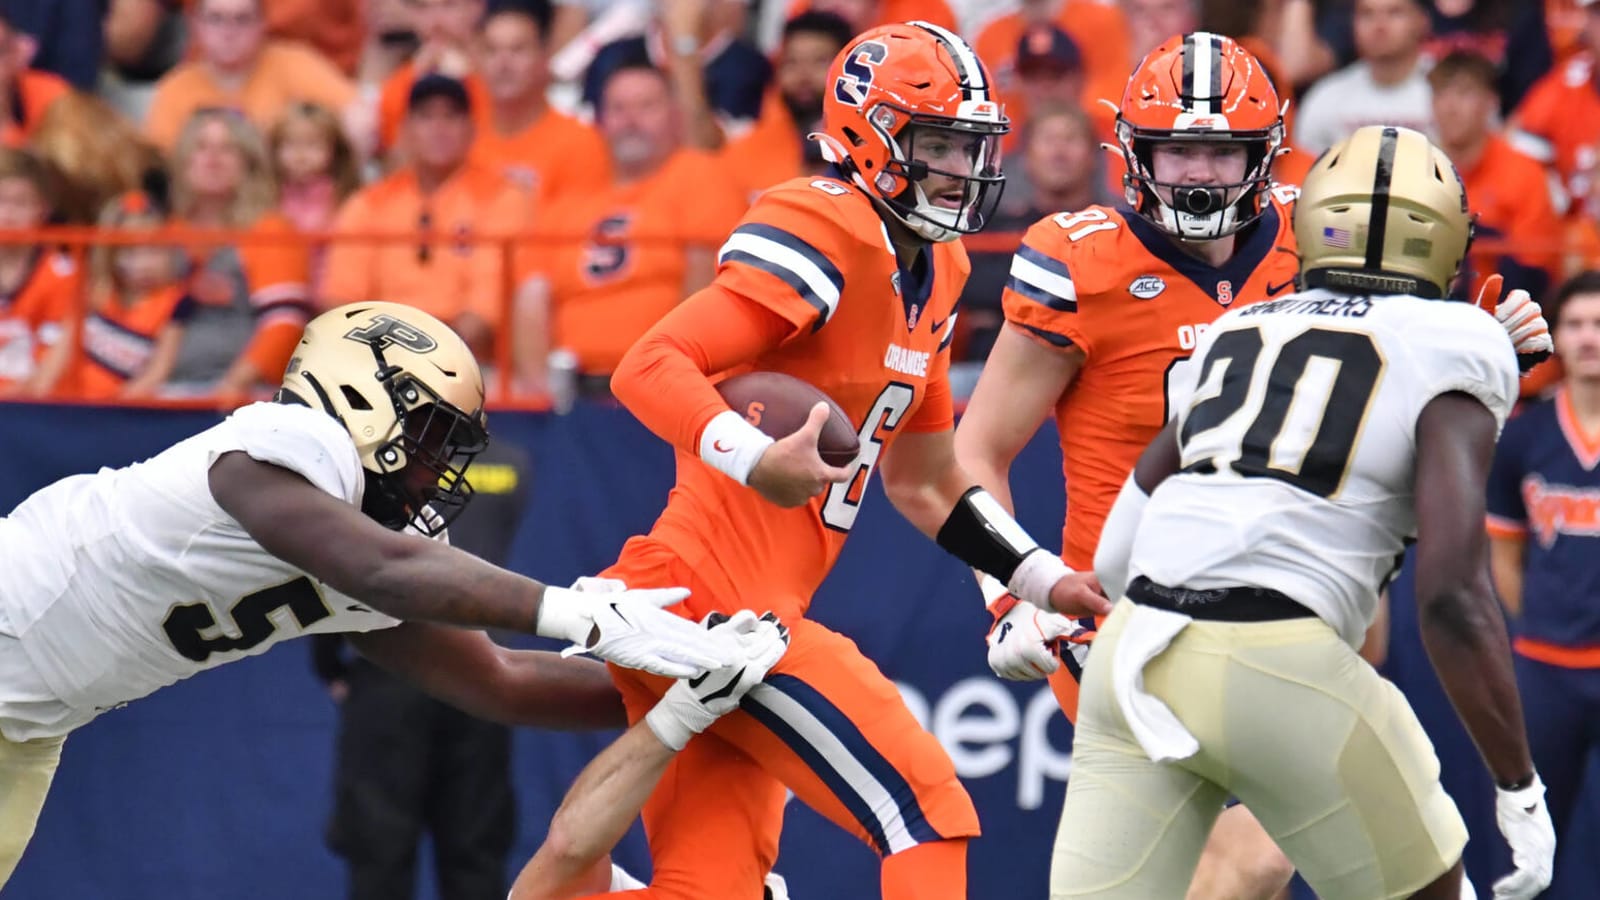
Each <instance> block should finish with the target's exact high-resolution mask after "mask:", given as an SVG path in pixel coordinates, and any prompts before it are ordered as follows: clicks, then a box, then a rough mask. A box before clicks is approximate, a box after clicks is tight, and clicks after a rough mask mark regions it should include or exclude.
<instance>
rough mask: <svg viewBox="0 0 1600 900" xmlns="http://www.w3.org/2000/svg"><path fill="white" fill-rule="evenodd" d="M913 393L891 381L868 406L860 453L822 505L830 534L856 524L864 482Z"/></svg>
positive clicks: (909, 405) (823, 518)
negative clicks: (868, 410)
mask: <svg viewBox="0 0 1600 900" xmlns="http://www.w3.org/2000/svg"><path fill="white" fill-rule="evenodd" d="M916 396H917V392H916V390H915V389H914V388H912V387H911V385H909V384H903V383H901V382H898V381H891V382H889V385H888V386H887V387H885V388H884V389H883V391H882V392H880V393H879V394H878V399H877V400H874V401H873V402H872V410H871V412H868V413H867V418H866V420H865V421H863V422H862V424H861V431H860V433H858V434H857V435H856V437H857V438H858V439H859V440H860V441H861V453H860V455H858V456H857V457H856V461H855V471H854V472H853V473H852V474H851V476H850V480H849V481H844V482H840V483H838V484H835V485H831V486H830V487H829V488H828V497H827V499H826V500H824V501H823V503H822V524H824V525H826V526H828V527H829V528H832V529H833V530H834V531H849V530H850V528H851V526H853V525H855V524H856V512H857V511H859V510H860V509H861V498H862V496H863V495H865V494H866V491H867V480H868V479H869V478H871V477H872V470H873V469H875V468H877V465H878V457H879V456H880V455H882V453H883V444H884V441H886V440H887V439H888V437H889V434H890V433H891V432H893V431H894V430H895V429H896V428H898V427H899V426H900V420H901V419H903V418H905V414H906V410H908V409H910V408H911V401H912V400H914V399H916Z"/></svg>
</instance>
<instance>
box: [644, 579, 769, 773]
mask: <svg viewBox="0 0 1600 900" xmlns="http://www.w3.org/2000/svg"><path fill="white" fill-rule="evenodd" d="M704 624H705V626H706V627H707V629H708V633H709V634H713V635H717V636H719V637H724V638H726V639H728V640H730V641H732V642H733V643H734V644H736V645H737V646H738V647H739V650H740V654H739V659H738V660H736V661H734V662H732V663H730V664H729V665H726V666H723V667H721V668H718V669H712V670H711V671H709V672H707V673H705V674H704V675H701V676H700V677H698V678H691V679H687V680H680V681H679V682H678V683H677V684H674V685H673V686H672V687H671V688H669V689H668V690H667V693H666V695H665V696H663V697H662V698H661V700H660V701H659V702H657V703H656V705H655V706H654V707H652V708H651V710H650V712H648V713H646V714H645V717H644V721H645V724H646V725H649V726H650V730H651V731H653V732H655V735H656V737H657V738H659V739H660V740H661V743H663V744H665V745H667V746H668V747H671V748H672V749H674V750H682V749H683V748H684V746H685V745H687V744H688V743H689V739H690V738H692V737H694V736H695V735H697V734H699V733H700V732H702V731H705V730H706V729H707V728H710V727H711V723H712V722H715V721H716V720H717V719H719V718H721V717H722V716H724V715H727V714H728V713H730V712H733V711H734V710H735V709H738V708H739V701H740V700H742V699H744V695H745V694H746V693H747V692H748V691H749V690H750V689H751V688H753V687H755V686H756V685H758V684H760V683H761V680H762V679H763V678H766V677H767V672H768V671H770V670H771V669H772V667H773V666H775V665H777V664H778V660H779V659H782V658H783V654H784V651H785V650H788V649H789V629H788V628H787V627H786V626H785V625H784V624H783V623H782V622H780V621H778V617H777V616H775V615H773V614H772V613H770V612H769V613H766V614H765V615H762V616H759V617H758V616H757V615H756V614H755V613H753V612H751V611H750V610H747V609H742V610H740V611H738V612H737V613H734V614H733V616H732V617H731V618H730V617H728V616H724V615H721V614H720V613H712V614H711V615H709V616H707V617H706V620H705V623H704Z"/></svg>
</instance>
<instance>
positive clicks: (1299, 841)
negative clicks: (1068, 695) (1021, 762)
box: [1050, 600, 1467, 900]
mask: <svg viewBox="0 0 1600 900" xmlns="http://www.w3.org/2000/svg"><path fill="white" fill-rule="evenodd" d="M1131 609H1132V604H1131V602H1130V601H1126V600H1125V601H1123V602H1121V603H1119V604H1118V605H1117V609H1116V610H1115V611H1114V612H1113V613H1112V614H1111V617H1110V618H1109V619H1107V620H1106V623H1105V626H1104V627H1103V628H1101V630H1100V634H1099V636H1098V637H1097V639H1096V641H1095V644H1094V650H1093V651H1092V652H1091V653H1090V654H1089V661H1088V665H1087V667H1086V669H1085V672H1084V679H1083V689H1082V694H1081V697H1080V700H1079V710H1078V726H1077V733H1076V737H1075V739H1074V741H1073V767H1072V774H1071V777H1070V778H1069V780H1068V784H1067V799H1066V805H1065V807H1064V808H1063V809H1062V813H1061V826H1060V829H1059V830H1058V832H1057V835H1056V845H1055V853H1054V859H1053V860H1052V865H1051V873H1050V896H1051V898H1052V900H1064V898H1069V897H1101V898H1129V900H1151V898H1157V897H1182V896H1183V895H1184V892H1185V890H1186V888H1187V886H1188V884H1189V880H1190V878H1191V877H1192V876H1193V873H1194V869H1195V865H1196V864H1197V862H1198V861H1199V858H1200V851H1201V849H1202V848H1203V847H1204V846H1205V841H1206V836H1207V835H1208V834H1209V833H1210V832H1211V826H1212V823H1213V822H1214V821H1215V820H1216V817H1217V815H1218V814H1219V813H1220V812H1221V811H1222V806H1223V802H1224V801H1225V800H1226V799H1227V797H1228V796H1229V795H1233V796H1236V797H1238V798H1239V800H1240V801H1242V802H1243V803H1244V805H1245V806H1247V807H1249V809H1250V811H1251V812H1252V813H1254V814H1255V816H1256V818H1257V819H1259V820H1260V821H1261V824H1262V825H1263V826H1265V828H1266V830H1267V832H1268V833H1269V834H1271V835H1272V837H1273V839H1274V840H1275V841H1277V843H1278V846H1279V847H1281V848H1282V849H1283V851H1284V853H1285V854H1286V855H1287V856H1288V857H1289V859H1291V860H1292V861H1293V862H1294V864H1295V867H1296V868H1297V869H1298V870H1299V871H1300V873H1301V875H1303V876H1304V877H1305V879H1306V881H1307V882H1308V883H1309V884H1310V885H1311V887H1312V888H1313V889H1314V890H1315V891H1316V892H1317V895H1318V896H1319V897H1322V898H1324V900H1338V898H1359V900H1373V898H1379V897H1405V896H1409V895H1410V894H1412V893H1414V892H1415V891H1417V890H1419V889H1421V888H1423V887H1425V886H1426V885H1428V884H1429V883H1431V882H1432V881H1434V880H1435V879H1436V878H1438V877H1439V876H1440V875H1442V874H1444V872H1445V871H1446V870H1448V869H1449V868H1450V867H1451V866H1453V865H1454V864H1455V862H1456V860H1457V859H1459V858H1460V856H1461V850H1462V848H1463V847H1464V846H1466V841H1467V830H1466V826H1465V824H1464V823H1463V822H1462V820H1461V815H1460V813H1458V812H1457V811H1456V807H1455V803H1454V802H1452V801H1451V799H1450V797H1449V796H1448V795H1446V794H1445V792H1444V789H1443V788H1442V787H1441V786H1440V784H1439V761H1438V758H1437V757H1436V756H1435V755H1434V752H1433V745H1432V744H1431V743H1430V742H1429V741H1428V738H1427V736H1426V735H1425V734H1424V733H1423V731H1422V726H1421V725H1420V724H1419V723H1418V722H1417V718H1416V715H1415V714H1414V713H1413V712H1412V711H1411V707H1410V705H1409V704H1408V703H1407V702H1406V700H1405V697H1404V696H1402V695H1401V693H1400V691H1399V690H1398V689H1397V688H1395V686H1394V685H1393V684H1390V683H1389V682H1387V681H1385V680H1384V679H1383V678H1382V677H1380V676H1379V675H1378V673H1377V672H1376V671H1374V670H1373V669H1372V667H1371V666H1369V665H1367V664H1366V662H1364V661H1363V660H1362V659H1361V658H1360V657H1359V656H1357V655H1356V652H1355V651H1354V650H1352V649H1351V648H1350V646H1349V645H1348V644H1346V643H1345V642H1344V641H1342V640H1340V639H1339V637H1338V635H1337V634H1336V633H1335V632H1334V631H1333V629H1332V628H1330V627H1329V626H1328V625H1327V624H1326V623H1324V622H1322V621H1321V620H1320V619H1314V618H1302V619H1289V620H1283V621H1275V622H1249V623H1233V622H1213V621H1200V620H1197V621H1195V622H1193V623H1192V624H1190V625H1189V626H1188V627H1187V628H1185V629H1184V630H1183V631H1182V632H1180V633H1179V634H1178V636H1177V637H1176V638H1174V639H1173V641H1172V643H1171V645H1170V646H1168V648H1167V649H1166V650H1165V651H1163V652H1162V653H1161V654H1160V655H1158V656H1156V657H1155V658H1154V659H1153V660H1151V661H1150V662H1149V663H1148V664H1147V665H1146V666H1145V668H1144V686H1145V690H1146V691H1148V692H1149V693H1150V694H1152V695H1154V696H1155V697H1157V698H1159V699H1160V700H1162V701H1163V702H1164V703H1166V705H1167V706H1168V707H1169V708H1170V709H1171V710H1172V712H1173V714H1174V715H1175V716H1177V718H1178V719H1179V721H1181V722H1182V723H1183V724H1184V727H1185V728H1187V729H1188V730H1189V732H1190V733H1191V734H1193V735H1194V737H1195V739H1196V740H1197V741H1198V742H1199V744H1200V750H1199V752H1197V753H1196V754H1195V755H1193V756H1191V757H1189V758H1187V759H1184V760H1180V761H1178V762H1175V763H1164V764H1163V763H1155V762H1152V761H1150V759H1149V758H1148V757H1147V756H1146V755H1145V753H1144V751H1143V750H1142V749H1141V748H1140V746H1139V744H1138V742H1137V740H1136V739H1135V738H1134V736H1133V733H1132V731H1131V730H1130V729H1129V727H1128V724H1127V721H1126V719H1125V718H1124V716H1123V714H1122V711H1121V709H1120V707H1119V706H1118V705H1117V703H1116V700H1115V698H1114V696H1113V694H1112V687H1111V671H1110V670H1111V666H1112V661H1113V657H1114V656H1115V651H1116V648H1117V644H1118V641H1119V639H1120V638H1121V636H1122V633H1123V630H1124V627H1125V625H1126V623H1127V620H1128V616H1129V614H1130V612H1131Z"/></svg>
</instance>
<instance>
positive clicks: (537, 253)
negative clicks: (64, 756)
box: [0, 0, 1600, 407]
mask: <svg viewBox="0 0 1600 900" xmlns="http://www.w3.org/2000/svg"><path fill="white" fill-rule="evenodd" d="M911 18H919V19H924V20H927V21H931V22H934V23H937V24H940V25H943V26H945V27H948V28H951V29H953V30H957V31H959V32H961V33H962V34H964V35H965V36H966V37H967V38H968V40H969V41H971V42H972V43H973V45H974V46H975V48H976V49H977V51H978V53H979V55H980V56H981V57H982V58H983V59H984V61H985V62H986V63H987V64H988V66H989V67H990V69H991V71H992V72H993V74H994V77H995V79H996V81H997V83H998V84H999V85H1000V88H1001V92H1002V99H1003V100H1004V102H1005V104H1006V109H1007V112H1008V114H1009V115H1010V118H1011V121H1012V133H1011V135H1010V136H1009V137H1008V139H1007V142H1006V151H1007V160H1006V165H1005V168H1006V172H1007V175H1008V187H1007V190H1006V194H1005V199H1004V204H1003V207H1002V209H1001V212H1000V214H999V216H998V220H997V221H996V222H995V223H994V224H993V225H992V226H991V228H990V229H989V230H988V231H986V232H984V233H983V234H980V235H977V236H974V237H972V238H969V239H968V241H967V244H968V249H969V251H970V252H971V253H972V256H973V259H974V274H973V277H972V280H971V283H970V285H969V288H968V290H967V294H966V296H965V298H964V301H963V302H964V309H965V311H966V314H965V315H963V316H962V318H961V322H962V323H963V326H964V327H963V331H962V334H961V335H960V336H959V339H958V345H957V348H956V352H957V353H958V354H959V358H960V359H961V360H963V361H964V362H965V364H966V365H968V366H969V367H970V366H977V365H981V360H982V358H983V356H984V354H985V353H986V352H987V347H988V345H989V343H990V341H991V340H992V336H993V333H994V331H995V329H996V328H998V327H999V324H1000V321H1001V318H1000V312H999V294H1000V287H1001V284H1002V283H1003V282H1004V279H1005V272H1006V270H1007V268H1008V266H1009V259H1010V253H1011V251H1012V250H1013V249H1014V248H1015V246H1016V242H1017V238H1018V236H1019V234H1020V233H1021V231H1022V230H1024V229H1025V228H1026V227H1027V226H1028V225H1029V224H1031V223H1032V222H1033V221H1035V220H1037V219H1038V218H1040V217H1042V216H1045V215H1050V214H1054V213H1056V212H1060V211H1064V210H1075V209H1078V208H1081V207H1084V206H1087V205H1090V204H1095V203H1117V202H1121V198H1122V193H1123V191H1122V187H1121V165H1122V164H1121V162H1120V158H1118V157H1116V156H1114V155H1113V154H1109V153H1107V152H1105V151H1103V150H1102V149H1101V148H1100V144H1101V142H1103V141H1107V140H1110V139H1111V128H1112V126H1113V121H1114V117H1115V106H1114V104H1115V103H1116V102H1117V101H1118V100H1120V98H1121V94H1122V89H1123V83H1124V81H1125V80H1126V78H1127V74H1128V72H1129V71H1130V70H1131V69H1132V67H1133V66H1134V64H1135V63H1136V62H1137V60H1138V59H1139V58H1140V57H1141V56H1142V55H1143V54H1144V53H1145V52H1146V51H1148V50H1150V49H1152V48H1154V47H1155V46H1156V45H1157V44H1158V43H1159V42H1160V41H1162V40H1163V39H1165V38H1166V37H1168V36H1170V35H1173V34H1177V33H1181V32H1185V31H1191V30H1196V29H1205V30H1210V31H1216V32H1220V33H1224V34H1228V35H1232V36H1234V37H1236V38H1239V39H1241V40H1242V41H1243V42H1244V43H1245V45H1246V46H1247V47H1248V48H1249V49H1251V50H1252V51H1253V52H1254V53H1256V54H1257V55H1258V56H1259V57H1260V59H1261V60H1262V62H1263V64H1264V66H1265V67H1266V69H1267V70H1268V71H1269V73H1270V74H1271V75H1272V77H1273V79H1274V81H1275V82H1276V84H1277V86H1278V88H1279V90H1280V92H1281V93H1282V94H1283V95H1284V96H1286V97H1290V98H1292V103H1291V105H1290V108H1289V112H1288V127H1289V136H1290V141H1291V143H1292V145H1293V147H1292V150H1291V151H1290V152H1288V153H1287V154H1285V155H1284V156H1282V157H1281V158H1280V159H1279V160H1278V161H1277V163H1276V177H1277V180H1278V181H1280V182H1284V183H1288V184H1293V183H1296V182H1297V181H1298V180H1299V178H1300V177H1301V175H1302V174H1303V173H1304V172H1305V170H1306V169H1307V167H1308V166H1309V165H1310V162H1311V161H1312V159H1313V158H1314V155H1315V154H1316V153H1318V152H1320V151H1321V150H1323V149H1324V148H1326V147H1327V146H1329V145H1330V144H1331V143H1333V142H1334V141H1336V140H1338V139H1339V138H1340V137H1341V136H1343V135H1344V134H1346V133H1347V132H1349V131H1350V130H1352V129H1354V128H1356V127H1358V126H1360V125H1364V124H1369V123H1372V122H1385V123H1399V124H1405V125H1410V126H1413V127H1417V128H1420V129H1423V130H1426V131H1428V132H1429V133H1431V134H1432V135H1433V136H1434V137H1435V139H1436V140H1437V141H1438V142H1439V143H1440V144H1441V146H1443V147H1444V148H1445V149H1446V150H1447V151H1448V153H1449V154H1450V156H1451V158H1452V159H1453V160H1454V161H1455V163H1456V165H1457V167H1458V168H1459V169H1460V171H1461V172H1462V174H1463V176H1464V177H1465V179H1466V182H1467V185H1468V188H1469V192H1470V196H1471V201H1472V204H1473V206H1474V208H1475V212H1476V213H1477V215H1478V232H1477V233H1478V239H1477V244H1476V245H1475V248H1474V255H1473V260H1472V264H1473V270H1472V272H1471V277H1470V278H1469V279H1464V281H1466V282H1467V283H1465V284H1463V286H1462V290H1463V292H1471V291H1475V289H1476V282H1477V281H1478V280H1480V279H1482V278H1483V277H1485V276H1486V275H1488V274H1489V273H1491V272H1499V273H1500V274H1501V275H1503V276H1504V277H1505V279H1506V281H1507V282H1508V286H1509V287H1525V288H1528V289H1529V290H1531V291H1532V292H1533V293H1534V295H1535V297H1539V296H1541V295H1543V294H1544V293H1545V292H1546V291H1547V290H1548V289H1550V287H1551V286H1552V285H1555V284H1558V283H1560V281H1561V280H1562V279H1563V278H1564V277H1565V276H1566V275H1568V274H1570V273H1571V272H1573V271H1576V270H1579V269H1582V268H1585V267H1591V266H1593V265H1594V264H1596V263H1597V262H1600V229H1597V225H1596V221H1597V219H1600V192H1596V191H1593V190H1592V184H1593V179H1594V175H1595V170H1596V168H1597V166H1600V154H1597V152H1596V151H1597V148H1600V80H1597V77H1596V76H1597V73H1596V71H1595V59H1596V56H1597V54H1600V4H1597V5H1595V6H1592V7H1591V6H1589V5H1588V4H1587V2H1586V0H1432V2H1418V0H1022V2H1020V3H1018V2H1016V0H1012V2H1009V3H1007V2H999V0H966V2H960V0H811V2H807V0H553V2H552V3H545V2H540V0H0V397H13V398H15V397H22V398H60V399H82V400H90V401H108V400H117V399H129V400H134V399H143V398H150V399H184V398H188V399H190V400H193V401H195V402H203V403H206V404H216V405H219V406H223V407H228V406H232V405H236V404H238V403H241V402H244V401H246V400H248V399H251V398H253V397H257V396H261V395H262V393H263V392H264V391H265V390H267V389H268V386H270V385H271V384H273V383H275V382H276V381H277V380H278V378H279V375H280V374H281V372H282V369H283V366H284V364H285V361H286V360H287V358H288V356H289V354H290V352H291V350H292V348H293V346H294V343H295V341H296V340H297V338H298V333H299V329H300V327H301V325H302V324H303V323H304V322H305V321H306V319H307V317H308V316H309V315H311V314H313V313H314V312H315V311H317V310H318V309H320V308H323V307H326V306H331V305H335V304H338V303H341V302H347V301H356V300H364V299H372V298H381V299H384V300H390V301H396V302H401V303H408V304H413V305H415V306H417V307H420V308H422V309H425V310H427V311H428V312H431V313H433V314H435V315H437V316H439V317H440V318H443V319H445V320H446V321H448V322H449V323H450V324H452V325H453V326H454V327H455V328H456V329H457V330H458V331H459V332H460V333H461V334H462V335H463V336H464V337H465V338H466V339H467V340H468V342H469V343H470V344H471V346H472V347H473V348H474V349H475V351H476V352H477V353H479V355H480V357H481V359H482V360H483V361H484V363H485V365H486V367H487V368H488V369H489V370H490V371H491V372H492V373H493V375H494V377H493V378H492V379H491V380H492V384H493V385H494V396H495V397H496V398H497V399H500V400H502V401H510V402H528V403H533V404H541V403H545V402H548V401H549V400H550V398H551V395H552V393H555V394H565V393H567V392H570V391H572V390H577V391H580V392H583V393H588V394H604V393H605V391H606V384H607V375H608V374H609V372H610V370H611V367H612V366H613V365H614V364H615V363H616V362H617V360H618V359H619V357H620V356H621V354H622V352H623V351H624V350H625V349H626V348H627V347H628V345H629V344H630V343H631V342H632V341H633V339H634V338H636V337H637V336H638V335H639V334H641V333H642V332H643V331H644V330H645V329H646V328H648V327H649V326H650V325H651V324H652V323H653V322H654V321H655V320H656V319H657V318H659V317H660V316H661V315H662V314H663V313H664V312H665V311H666V310H668V309H670V308H671V307H672V306H673V305H674V304H675V303H677V302H678V301H679V300H680V299H681V298H683V297H684V296H687V295H688V294H689V293H691V292H693V291H694V290H696V289H697V288H699V287H701V286H703V285H705V284H706V283H708V282H709V281H710V279H711V278H712V276H713V274H714V271H715V266H716V253H717V248H718V247H719V245H720V244H721V242H722V240H723V238H724V236H725V235H726V233H727V232H728V231H729V230H730V229H731V228H732V227H733V225H734V224H735V223H736V222H737V221H738V219H739V217H740V215H741V213H742V211H743V210H744V208H745V207H746V206H747V204H748V203H749V201H750V198H751V197H752V196H753V195H754V194H756V193H758V192H759V191H761V190H762V189H763V188H765V187H766V186H768V185H771V184H774V183H776V182H779V181H782V180H785V179H788V178H793V177H796V176H800V175H804V174H808V173H821V172H824V171H825V170H826V169H827V166H828V163H827V162H826V161H824V160H823V159H822V158H821V156H820V155H819V153H818V150H817V146H816V145H815V144H814V143H810V142H807V141H806V140H805V135H806V134H807V133H808V132H809V131H811V130H813V128H814V126H815V124H816V122H817V120H818V118H819V116H820V114H821V109H822V97H823V94H824V91H826V90H828V89H829V86H828V84H827V73H828V67H829V63H830V62H831V60H832V58H833V57H834V55H835V54H836V53H837V51H838V50H839V49H840V48H841V47H842V46H843V45H844V44H845V43H846V42H847V41H848V40H849V39H850V38H851V36H852V35H854V34H856V33H859V32H860V31H862V30H864V29H866V28H869V27H871V26H873V25H875V24H878V23H880V22H885V21H896V20H904V19H911ZM1102 101H1109V105H1108V103H1107V102H1102Z"/></svg>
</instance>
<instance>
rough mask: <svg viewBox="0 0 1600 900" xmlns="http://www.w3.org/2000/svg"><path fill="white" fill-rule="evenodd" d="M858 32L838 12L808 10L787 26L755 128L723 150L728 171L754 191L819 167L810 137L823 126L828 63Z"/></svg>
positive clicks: (817, 149)
mask: <svg viewBox="0 0 1600 900" xmlns="http://www.w3.org/2000/svg"><path fill="white" fill-rule="evenodd" d="M854 36H855V34H854V32H853V31H851V29H850V25H849V23H847V22H845V20H843V19H841V18H839V17H838V16H836V15H834V14H833V13H827V12H816V11H808V12H803V13H801V14H800V15H798V16H795V17H794V18H792V19H790V20H789V21H788V23H787V24H785V25H784V26H783V42H782V43H781V44H779V46H778V54H777V66H776V68H775V70H774V72H773V76H774V77H773V81H772V87H771V89H769V90H768V91H767V97H766V100H765V101H764V102H763V103H762V106H761V116H760V117H759V118H758V119H757V120H756V123H755V125H754V127H752V128H751V129H750V130H749V131H747V132H745V133H744V134H743V135H740V136H739V137H736V138H734V139H733V140H731V141H729V142H728V144H727V145H726V146H724V147H723V149H722V159H723V160H724V161H726V162H727V164H728V175H729V177H731V178H733V179H734V180H735V181H737V182H738V185H739V188H740V190H742V191H744V192H745V194H746V195H748V196H753V195H755V194H756V193H759V192H760V191H763V190H766V189H767V188H769V187H771V186H772V185H775V184H777V183H778V182H780V181H787V180H788V179H790V178H795V177H798V176H800V175H803V174H806V173H808V172H815V171H820V170H821V169H822V168H824V167H825V166H826V165H827V163H826V162H825V161H824V160H823V159H822V152H821V150H820V145H819V144H818V143H817V142H816V141H811V140H807V139H806V135H808V134H810V133H812V132H813V131H820V130H822V96H823V91H825V90H827V89H828V67H829V66H831V65H832V64H833V58H834V57H835V56H838V55H839V51H840V50H843V49H844V45H845V44H848V43H850V39H851V38H852V37H854Z"/></svg>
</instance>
